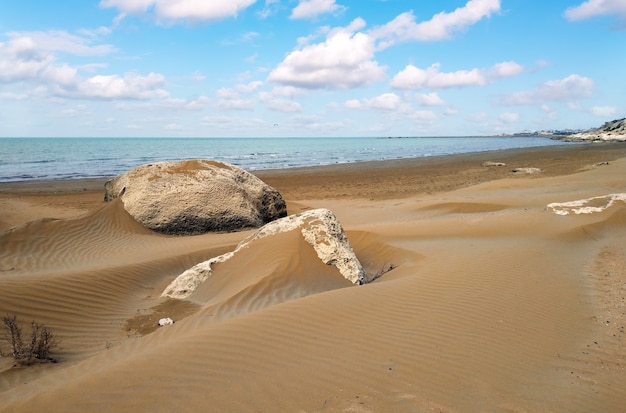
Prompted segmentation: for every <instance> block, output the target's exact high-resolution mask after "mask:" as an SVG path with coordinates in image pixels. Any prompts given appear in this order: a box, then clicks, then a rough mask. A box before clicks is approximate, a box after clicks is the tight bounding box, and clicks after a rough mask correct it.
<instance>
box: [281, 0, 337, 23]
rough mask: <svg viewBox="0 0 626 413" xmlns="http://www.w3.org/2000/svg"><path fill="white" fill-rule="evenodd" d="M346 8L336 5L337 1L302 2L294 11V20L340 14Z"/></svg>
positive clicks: (309, 0) (292, 14)
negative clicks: (326, 14)
mask: <svg viewBox="0 0 626 413" xmlns="http://www.w3.org/2000/svg"><path fill="white" fill-rule="evenodd" d="M345 9H346V8H345V7H344V6H340V5H338V4H336V3H335V0H300V3H299V4H298V5H297V6H296V7H295V8H294V9H293V10H292V12H291V16H290V18H292V19H310V18H314V17H317V16H319V15H320V14H324V13H338V12H342V11H344V10H345Z"/></svg>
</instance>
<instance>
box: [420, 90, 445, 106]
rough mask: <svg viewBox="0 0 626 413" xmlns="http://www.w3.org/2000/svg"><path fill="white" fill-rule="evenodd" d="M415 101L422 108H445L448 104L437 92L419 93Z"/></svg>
mask: <svg viewBox="0 0 626 413" xmlns="http://www.w3.org/2000/svg"><path fill="white" fill-rule="evenodd" d="M415 100H416V101H417V104H418V105H420V106H443V105H445V104H446V102H445V101H444V100H443V99H441V98H440V97H439V95H438V94H437V93H435V92H432V93H418V94H416V95H415Z"/></svg>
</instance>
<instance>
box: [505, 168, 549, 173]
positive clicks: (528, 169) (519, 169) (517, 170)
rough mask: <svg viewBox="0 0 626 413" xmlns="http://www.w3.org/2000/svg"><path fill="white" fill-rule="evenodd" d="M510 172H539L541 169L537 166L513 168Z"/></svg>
mask: <svg viewBox="0 0 626 413" xmlns="http://www.w3.org/2000/svg"><path fill="white" fill-rule="evenodd" d="M511 172H514V173H523V174H540V173H542V172H543V171H542V170H541V169H539V168H515V169H513V170H512V171H511Z"/></svg>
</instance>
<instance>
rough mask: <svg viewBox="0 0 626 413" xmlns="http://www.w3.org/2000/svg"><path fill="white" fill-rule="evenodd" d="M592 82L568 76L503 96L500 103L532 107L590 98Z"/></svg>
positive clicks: (577, 76) (586, 78)
mask: <svg viewBox="0 0 626 413" xmlns="http://www.w3.org/2000/svg"><path fill="white" fill-rule="evenodd" d="M594 86H595V85H594V82H593V80H592V79H590V78H588V77H583V76H580V75H576V74H573V75H569V76H568V77H566V78H564V79H558V80H550V81H547V82H545V83H542V84H540V85H539V86H537V87H536V88H535V89H532V90H524V91H520V92H515V93H512V94H510V95H506V96H503V97H502V99H501V103H503V104H506V105H534V104H543V103H545V102H546V101H569V100H574V99H580V98H585V97H588V96H590V95H591V94H592V93H593V89H594Z"/></svg>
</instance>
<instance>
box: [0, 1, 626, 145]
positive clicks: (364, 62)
mask: <svg viewBox="0 0 626 413" xmlns="http://www.w3.org/2000/svg"><path fill="white" fill-rule="evenodd" d="M625 50H626V0H588V1H583V0H550V1H547V0H546V1H539V0H530V1H529V0H469V1H467V0H439V1H417V0H416V1H410V0H58V1H48V0H22V1H2V2H1V3H0V108H1V110H0V136H115V137H124V136H128V137H131V136H189V137H196V136H202V137H231V136H241V137H248V136H280V137H282V136H294V137H299V136H445V135H475V134H479V135H488V134H499V133H510V132H516V131H523V130H542V129H564V128H588V127H593V126H599V125H600V124H602V123H604V122H605V121H608V120H612V119H616V118H621V117H624V116H626V98H625V96H626V77H625V76H624V70H625V69H624V67H626V53H625Z"/></svg>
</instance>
